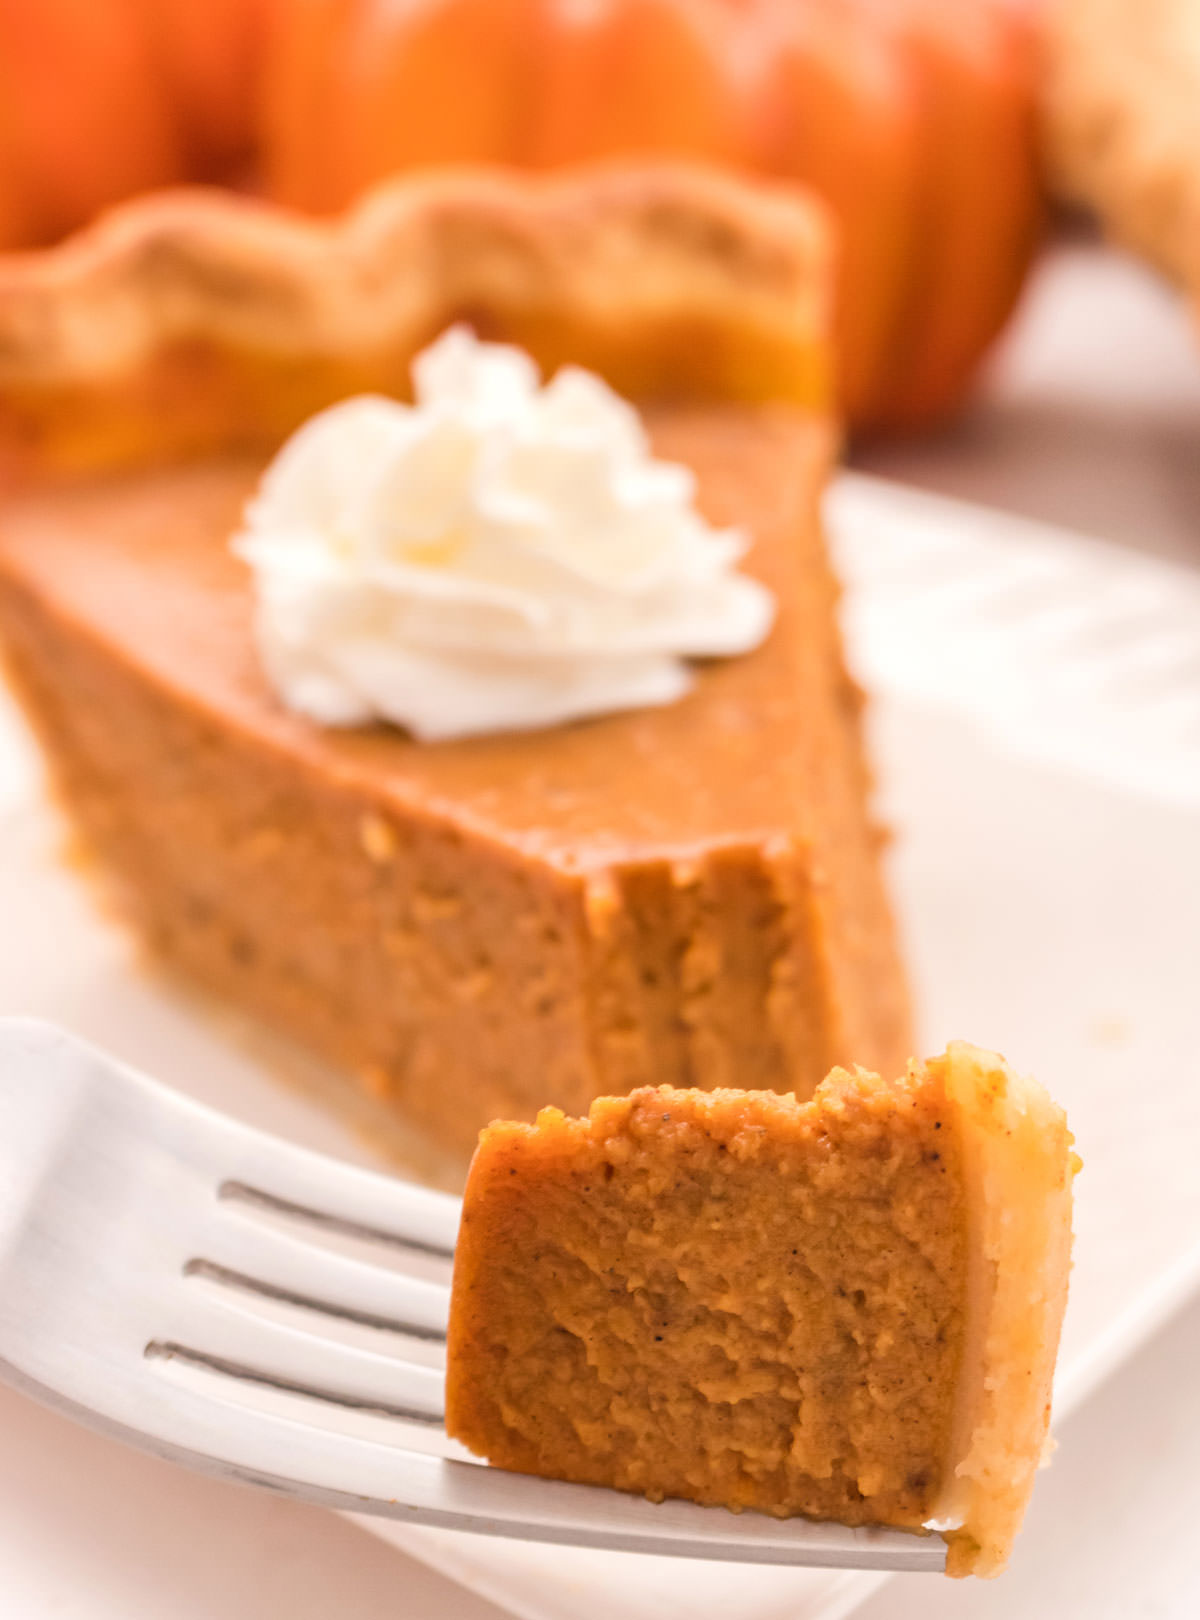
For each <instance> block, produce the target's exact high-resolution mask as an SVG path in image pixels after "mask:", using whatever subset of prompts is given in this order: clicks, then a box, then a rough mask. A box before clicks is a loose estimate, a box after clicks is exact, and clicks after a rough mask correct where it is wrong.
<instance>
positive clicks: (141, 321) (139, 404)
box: [0, 165, 829, 471]
mask: <svg viewBox="0 0 1200 1620" xmlns="http://www.w3.org/2000/svg"><path fill="white" fill-rule="evenodd" d="M828 280H829V274H828V253H827V245H826V235H825V230H824V225H823V220H822V218H821V215H820V212H819V210H818V209H817V207H816V206H815V205H813V204H810V203H809V202H808V201H807V200H806V199H805V198H803V197H802V195H801V194H800V193H798V192H796V191H795V190H793V189H791V188H788V187H783V186H769V185H765V184H756V185H751V184H748V183H744V182H742V181H739V180H735V179H733V178H732V177H726V176H722V175H720V174H718V173H716V172H709V171H704V170H701V169H697V168H691V167H688V166H684V165H667V166H657V167H639V168H614V167H604V168H597V169H590V170H584V171H579V172H576V173H571V174H567V175H557V176H555V177H550V178H546V177H537V176H521V175H517V174H516V173H511V172H507V171H502V170H463V171H439V172H438V173H437V174H436V175H429V176H423V177H416V178H406V179H402V180H398V181H395V182H392V183H391V184H389V185H387V186H385V187H383V188H381V189H380V190H379V191H377V192H375V193H374V194H373V195H372V196H371V197H370V198H368V199H367V200H366V201H365V202H363V203H362V204H361V205H360V206H359V207H358V208H357V209H356V210H355V211H354V212H353V213H351V214H349V215H347V216H346V217H345V219H344V220H342V221H340V222H335V223H333V224H332V225H329V224H321V223H314V222H311V221H305V220H301V219H299V218H297V217H293V216H290V215H288V214H285V213H282V212H280V211H278V210H276V209H274V208H270V207H268V206H266V205H264V204H261V203H258V202H254V201H251V200H248V199H244V198H236V197H232V196H229V195H225V194H222V193H218V192H204V191H190V192H189V191H181V192H175V193H164V194H160V195H157V196H153V197H149V198H145V199H142V200H140V201H138V202H135V203H132V204H130V205H128V206H127V207H124V208H122V209H119V210H117V211H115V212H114V213H112V214H110V215H108V216H107V217H106V218H105V219H103V220H101V221H100V223H99V224H97V225H96V226H95V227H93V228H92V229H91V230H90V231H88V232H86V233H84V234H83V235H81V236H79V237H77V238H75V239H73V240H72V241H70V242H68V243H66V244H65V245H64V246H62V247H61V248H58V249H55V250H53V251H50V252H47V253H36V254H27V255H13V256H10V257H9V258H8V259H7V260H5V261H3V262H2V263H0V467H3V466H4V465H5V463H7V465H8V467H9V468H10V470H11V469H13V468H15V469H16V470H17V471H21V470H23V469H24V468H26V467H28V466H29V465H31V464H32V465H33V466H35V467H36V466H38V465H45V464H49V465H53V466H68V467H80V466H92V467H94V466H97V465H111V464H114V463H128V462H130V461H133V462H138V461H141V460H146V459H161V457H162V456H164V455H176V454H181V453H185V454H186V453H196V452H205V451H212V450H214V449H220V448H229V447H230V446H234V445H249V444H254V445H259V444H262V443H271V442H273V441H275V440H277V439H278V438H279V437H281V436H282V435H283V434H286V432H287V431H289V430H290V429H291V428H292V427H293V426H295V425H296V424H297V423H298V422H299V421H300V420H303V418H304V417H305V416H307V415H309V414H311V413H312V412H313V411H314V410H316V409H318V408H319V407H320V406H322V405H324V404H326V403H328V402H329V401H330V400H332V399H334V398H338V397H341V396H343V395H345V394H347V393H351V392H358V391H362V390H364V389H379V390H382V391H385V392H390V393H401V394H402V393H404V392H405V391H406V389H407V386H408V372H409V363H410V361H411V359H412V357H413V355H414V354H415V353H416V352H418V351H419V350H420V348H421V347H423V346H424V345H425V344H426V343H427V342H428V341H429V339H430V338H431V337H432V336H433V335H435V334H436V333H437V332H438V331H439V330H441V329H442V328H443V327H444V326H446V325H447V324H449V323H450V322H451V321H453V320H455V319H466V320H468V321H471V322H472V323H473V324H474V325H475V326H476V327H477V329H479V330H480V331H481V332H482V333H483V335H486V336H496V337H503V338H508V339H511V340H513V341H516V342H519V343H521V344H522V345H523V346H525V347H526V348H528V349H529V350H530V351H531V352H532V353H533V354H534V355H535V356H536V357H537V358H538V359H539V360H540V361H541V362H542V364H543V365H544V366H546V367H548V368H549V367H553V366H555V365H557V364H559V363H561V361H562V360H563V359H564V358H567V357H569V358H571V359H572V360H574V361H576V362H578V363H581V364H586V365H590V366H592V367H593V368H594V369H597V370H599V371H601V372H602V373H603V374H604V375H606V376H607V377H608V378H609V380H610V381H611V382H612V383H613V385H614V386H615V387H617V388H618V390H619V391H621V392H622V393H624V394H626V395H627V396H629V397H631V398H637V399H652V398H672V397H673V398H689V399H706V398H707V399H734V400H764V399H783V400H787V401H790V402H792V403H798V404H802V405H805V406H808V407H811V408H823V407H824V406H825V405H826V404H827V402H828V388H829V379H828V370H829V367H828V351H827V341H826V327H827V318H828V309H827V304H828Z"/></svg>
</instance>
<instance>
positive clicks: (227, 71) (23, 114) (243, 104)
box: [0, 0, 270, 249]
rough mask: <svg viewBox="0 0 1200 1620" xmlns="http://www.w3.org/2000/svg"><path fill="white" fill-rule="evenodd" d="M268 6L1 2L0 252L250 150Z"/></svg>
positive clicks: (252, 2)
mask: <svg viewBox="0 0 1200 1620" xmlns="http://www.w3.org/2000/svg"><path fill="white" fill-rule="evenodd" d="M269 4H270V0H0V249H3V248H20V247H32V246H37V245H39V244H41V243H44V242H50V241H53V240H54V239H55V238H57V237H60V236H63V235H65V234H66V233H67V232H68V231H71V230H74V229H75V228H76V227H77V226H79V225H82V224H83V223H84V222H85V221H86V220H88V219H90V218H91V217H92V215H93V214H95V213H97V212H98V211H99V210H100V209H102V208H105V207H107V206H108V205H109V204H111V203H114V202H118V201H120V200H121V199H122V198H124V197H128V196H131V195H132V194H133V193H135V192H138V191H145V190H148V189H150V188H151V187H154V186H159V185H165V184H170V183H173V182H177V181H181V180H192V179H210V178H216V177H218V176H221V175H224V174H225V173H227V172H229V171H230V169H231V168H232V166H233V165H234V164H236V163H237V162H238V161H240V160H244V159H245V158H246V156H247V155H248V152H249V148H250V145H251V141H252V138H253V135H254V129H255V124H256V122H257V119H256V103H257V99H258V95H257V77H258V73H259V69H260V66H261V54H262V46H263V44H264V41H265V33H266V17H267V7H268V5H269Z"/></svg>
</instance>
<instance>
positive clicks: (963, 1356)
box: [446, 1043, 1078, 1575]
mask: <svg viewBox="0 0 1200 1620" xmlns="http://www.w3.org/2000/svg"><path fill="white" fill-rule="evenodd" d="M1071 1141H1072V1138H1071V1136H1070V1133H1069V1132H1068V1130H1067V1126H1066V1120H1065V1117H1064V1115H1063V1113H1062V1110H1061V1109H1060V1108H1058V1107H1057V1106H1056V1105H1055V1104H1054V1103H1053V1102H1052V1101H1051V1100H1050V1098H1049V1097H1048V1096H1047V1094H1046V1093H1045V1091H1043V1089H1042V1088H1041V1087H1040V1086H1039V1085H1037V1084H1036V1082H1034V1081H1032V1080H1028V1079H1024V1078H1022V1077H1020V1076H1018V1075H1017V1074H1015V1073H1014V1072H1013V1071H1012V1070H1011V1069H1010V1068H1009V1067H1008V1066H1007V1065H1006V1064H1005V1063H1004V1062H1003V1060H1002V1059H1001V1058H999V1057H997V1056H995V1055H994V1054H992V1053H987V1052H982V1051H980V1050H978V1049H977V1048H974V1047H970V1046H967V1045H965V1044H963V1043H955V1044H954V1045H952V1046H951V1047H950V1048H949V1050H948V1051H947V1052H946V1054H945V1055H944V1056H943V1057H940V1058H937V1059H934V1060H932V1061H930V1062H928V1063H925V1064H918V1063H912V1064H910V1066H909V1068H908V1072H907V1073H906V1075H905V1076H904V1077H903V1078H902V1079H900V1080H896V1081H885V1080H882V1079H880V1077H879V1076H878V1075H874V1074H868V1073H866V1072H865V1071H864V1070H861V1069H858V1070H854V1071H853V1072H847V1071H845V1070H837V1071H835V1072H834V1073H832V1074H831V1075H829V1077H828V1078H827V1079H826V1080H825V1081H824V1082H823V1083H822V1084H821V1085H820V1086H819V1087H818V1088H817V1091H816V1093H815V1095H814V1096H813V1097H812V1098H811V1099H810V1100H809V1101H808V1102H798V1101H797V1099H796V1098H795V1097H794V1096H775V1095H772V1094H769V1093H764V1092H746V1091H733V1090H720V1091H716V1092H711V1093H702V1092H697V1091H693V1090H678V1089H674V1088H672V1087H669V1086H657V1087H646V1088H643V1089H640V1090H638V1091H635V1092H634V1093H633V1094H632V1095H630V1096H627V1097H604V1098H601V1099H599V1100H598V1101H596V1102H593V1103H592V1105H591V1108H590V1110H589V1112H588V1115H587V1116H586V1117H585V1118H582V1119H569V1118H566V1117H565V1116H564V1115H563V1114H562V1112H561V1111H559V1110H558V1109H553V1108H549V1109H546V1110H545V1111H544V1112H543V1113H541V1114H540V1115H539V1116H538V1119H537V1122H536V1124H534V1125H525V1124H509V1123H499V1124H495V1125H492V1126H490V1127H489V1128H488V1129H487V1130H485V1131H484V1132H483V1133H482V1135H481V1137H480V1142H479V1148H478V1151H477V1152H476V1155H475V1159H474V1162H473V1164H472V1167H471V1173H470V1177H469V1180H468V1182H467V1189H466V1195H465V1199H464V1206H463V1219H462V1225H461V1228H460V1232H459V1238H458V1246H457V1252H456V1256H455V1268H454V1287H453V1294H452V1301H451V1311H450V1334H449V1355H448V1363H447V1385H446V1395H447V1401H446V1425H447V1428H448V1429H449V1431H450V1433H451V1434H452V1435H455V1436H456V1437H457V1438H458V1439H460V1440H462V1441H464V1442H465V1443H466V1444H467V1445H468V1446H469V1447H471V1449H472V1450H474V1451H476V1452H479V1453H482V1454H483V1455H484V1456H486V1457H487V1458H488V1459H489V1460H490V1461H491V1462H493V1463H495V1464H498V1465H499V1466H501V1467H504V1468H510V1469H515V1470H517V1471H518V1472H522V1473H532V1474H541V1475H547V1476H550V1477H557V1478H563V1479H570V1480H575V1481H578V1482H583V1483H586V1484H592V1485H611V1486H617V1487H619V1488H621V1489H623V1490H627V1491H635V1492H639V1493H642V1494H645V1495H647V1496H650V1497H652V1498H653V1499H655V1500H659V1501H661V1500H662V1498H663V1497H665V1496H676V1497H687V1498H691V1499H692V1500H694V1501H698V1502H702V1503H709V1504H719V1505H723V1506H727V1507H733V1508H736V1509H743V1508H753V1509H757V1510H759V1511H761V1512H767V1513H771V1514H775V1515H777V1516H780V1517H787V1516H789V1515H792V1514H806V1515H809V1516H811V1517H816V1518H822V1519H837V1520H840V1521H842V1522H845V1523H849V1524H855V1525H860V1524H881V1523H882V1524H890V1525H895V1526H899V1527H901V1528H906V1529H911V1530H918V1531H919V1530H923V1529H930V1530H937V1531H940V1532H941V1533H942V1534H944V1535H945V1536H946V1539H947V1541H948V1544H949V1545H948V1555H947V1571H948V1573H950V1574H953V1575H966V1574H980V1575H992V1574H996V1573H997V1572H998V1571H999V1570H1000V1569H1001V1568H1002V1567H1003V1564H1004V1562H1005V1560H1006V1559H1007V1556H1008V1553H1009V1550H1010V1547H1011V1544H1012V1540H1013V1537H1014V1535H1015V1533H1016V1531H1017V1528H1018V1526H1019V1525H1020V1522H1021V1517H1022V1514H1023V1512H1024V1509H1025V1505H1026V1502H1027V1500H1028V1497H1029V1493H1030V1490H1031V1488H1032V1485H1033V1478H1034V1474H1035V1472H1036V1470H1037V1467H1038V1464H1039V1462H1040V1460H1041V1457H1042V1454H1043V1450H1044V1447H1045V1443H1046V1435H1047V1426H1048V1422H1049V1415H1050V1385H1051V1377H1052V1374H1053V1370H1054V1363H1055V1357H1056V1354H1057V1349H1058V1338H1059V1329H1060V1326H1061V1323H1062V1316H1063V1308H1064V1306H1065V1304H1066V1296H1067V1278H1068V1272H1069V1269H1070V1252H1071V1183H1072V1178H1073V1175H1074V1171H1075V1169H1076V1167H1077V1163H1078V1161H1077V1160H1076V1159H1075V1158H1074V1156H1073V1154H1072V1152H1071Z"/></svg>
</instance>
